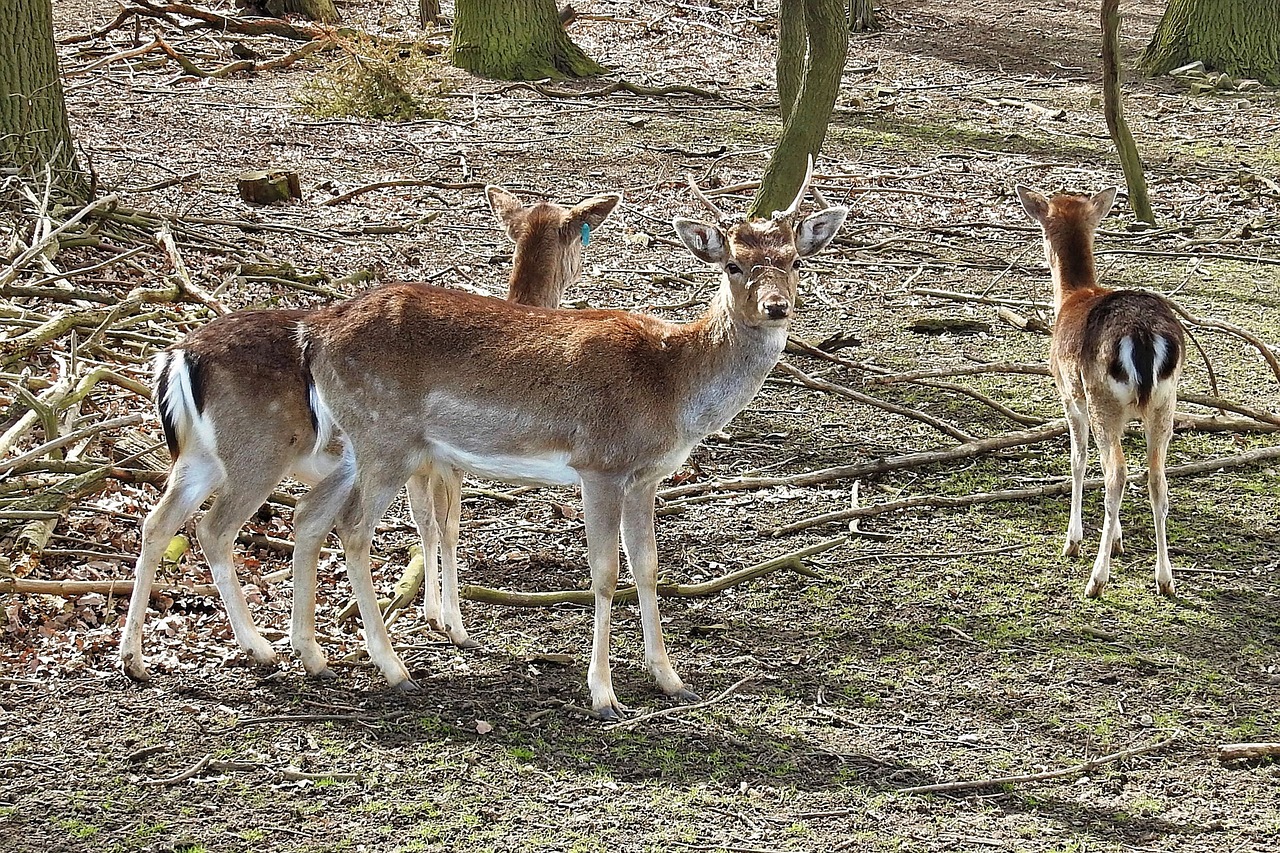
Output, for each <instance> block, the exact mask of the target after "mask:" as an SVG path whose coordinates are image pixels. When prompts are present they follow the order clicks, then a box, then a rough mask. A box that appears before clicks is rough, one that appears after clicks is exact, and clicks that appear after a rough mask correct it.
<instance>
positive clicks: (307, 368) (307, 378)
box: [298, 323, 320, 435]
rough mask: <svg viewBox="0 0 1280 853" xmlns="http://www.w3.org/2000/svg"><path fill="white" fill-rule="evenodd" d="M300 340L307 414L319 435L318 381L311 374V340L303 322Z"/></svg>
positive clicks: (313, 428)
mask: <svg viewBox="0 0 1280 853" xmlns="http://www.w3.org/2000/svg"><path fill="white" fill-rule="evenodd" d="M298 342H299V343H300V344H301V346H299V348H298V349H299V350H300V352H301V353H302V379H303V383H304V384H305V386H306V389H307V415H308V417H310V418H311V431H312V432H313V433H315V434H316V435H319V434H320V416H319V415H318V414H317V413H316V407H315V399H316V395H315V387H316V382H315V379H313V378H312V376H311V340H310V339H309V338H308V337H307V330H306V327H304V326H303V325H302V324H301V323H299V324H298Z"/></svg>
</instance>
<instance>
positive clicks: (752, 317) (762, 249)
mask: <svg viewBox="0 0 1280 853" xmlns="http://www.w3.org/2000/svg"><path fill="white" fill-rule="evenodd" d="M812 178H813V159H812V158H810V159H809V168H808V171H807V172H806V174H805V178H804V182H803V183H802V184H801V185H800V191H799V192H797V193H796V197H795V199H794V200H793V201H792V202H791V204H790V206H788V207H787V209H786V210H780V211H774V213H773V215H772V216H770V217H768V218H767V219H765V218H754V219H747V218H745V217H730V216H727V215H726V214H725V213H724V212H723V211H721V210H720V208H718V207H717V206H716V205H715V204H714V203H713V202H712V201H711V200H710V199H709V198H707V197H706V195H705V194H703V193H702V191H701V190H699V189H698V186H697V183H696V182H695V181H694V180H693V178H692V177H690V178H689V187H690V188H691V189H692V190H693V194H694V197H695V198H697V199H698V200H699V201H701V202H702V203H703V204H704V205H705V206H706V207H707V208H708V209H710V210H711V212H712V213H714V214H715V216H716V224H714V225H708V224H706V223H703V222H699V221H697V220H693V219H685V218H683V217H677V218H676V219H675V220H674V221H673V222H672V225H673V226H674V227H675V229H676V233H677V234H678V235H679V236H680V240H681V242H683V243H684V244H685V246H687V247H688V249H689V251H691V252H693V254H694V256H696V257H697V258H698V259H700V260H702V261H705V262H707V263H709V264H715V265H717V266H719V267H720V270H721V272H722V273H723V274H724V282H725V285H724V286H725V287H726V288H727V296H728V302H729V309H730V313H731V314H732V315H733V317H734V319H735V320H738V321H740V322H741V323H743V324H745V325H746V326H748V327H751V328H760V327H768V326H785V325H786V324H787V323H788V322H789V321H790V319H791V316H792V314H793V313H794V312H795V298H796V288H797V286H798V285H799V283H800V265H801V259H802V258H807V257H809V256H810V255H815V254H817V253H818V252H820V251H822V250H823V249H824V248H826V247H827V245H828V244H829V243H830V242H831V241H832V240H833V239H834V238H835V236H836V233H837V232H838V231H839V230H840V226H841V225H842V224H843V223H844V220H845V217H846V216H847V215H848V213H849V209H848V208H846V207H839V206H836V207H829V206H828V207H824V208H823V209H821V210H819V211H818V212H817V213H813V214H811V215H809V216H806V217H798V211H799V209H800V202H801V201H802V200H803V199H804V195H805V192H806V191H808V189H809V182H810V180H812Z"/></svg>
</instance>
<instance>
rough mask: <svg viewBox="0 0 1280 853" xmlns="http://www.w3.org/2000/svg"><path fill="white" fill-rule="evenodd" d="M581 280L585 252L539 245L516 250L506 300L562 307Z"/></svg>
mask: <svg viewBox="0 0 1280 853" xmlns="http://www.w3.org/2000/svg"><path fill="white" fill-rule="evenodd" d="M581 276H582V250H581V249H580V248H578V247H576V246H575V247H560V246H547V245H543V244H540V243H534V244H532V245H525V244H521V245H518V246H517V247H516V252H515V258H514V261H513V264H512V267H511V279H510V281H509V283H508V285H507V300H508V301H510V302H518V303H520V304H521V305H537V306H540V307H543V308H556V307H559V305H560V301H561V300H562V299H563V298H564V292H565V290H566V289H568V287H569V285H571V284H573V283H574V282H576V281H577V280H578V279H579V278H581Z"/></svg>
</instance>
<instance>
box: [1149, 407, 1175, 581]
mask: <svg viewBox="0 0 1280 853" xmlns="http://www.w3.org/2000/svg"><path fill="white" fill-rule="evenodd" d="M1145 426H1146V433H1147V491H1148V493H1149V495H1150V498H1151V515H1152V518H1153V519H1154V524H1155V536H1156V589H1158V590H1159V591H1160V594H1161V595H1167V596H1169V597H1170V598H1172V597H1173V566H1172V565H1171V564H1170V562H1169V543H1168V541H1167V539H1166V538H1165V520H1166V519H1167V518H1168V515H1169V484H1168V482H1167V481H1166V480H1165V473H1164V466H1165V457H1166V454H1167V453H1168V450H1169V440H1170V439H1171V438H1172V437H1173V402H1172V400H1171V401H1170V402H1169V403H1167V404H1165V405H1160V406H1154V407H1153V408H1152V411H1151V412H1150V414H1148V416H1147V420H1146V424H1145Z"/></svg>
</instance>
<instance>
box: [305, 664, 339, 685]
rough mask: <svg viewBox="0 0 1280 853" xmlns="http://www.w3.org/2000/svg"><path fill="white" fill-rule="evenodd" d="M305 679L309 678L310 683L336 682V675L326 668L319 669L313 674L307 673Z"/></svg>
mask: <svg viewBox="0 0 1280 853" xmlns="http://www.w3.org/2000/svg"><path fill="white" fill-rule="evenodd" d="M307 678H310V679H311V680H312V681H337V680H338V673H336V672H334V671H333V670H331V669H329V667H327V666H326V667H325V668H324V669H320V670H317V671H315V672H308V673H307Z"/></svg>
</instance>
